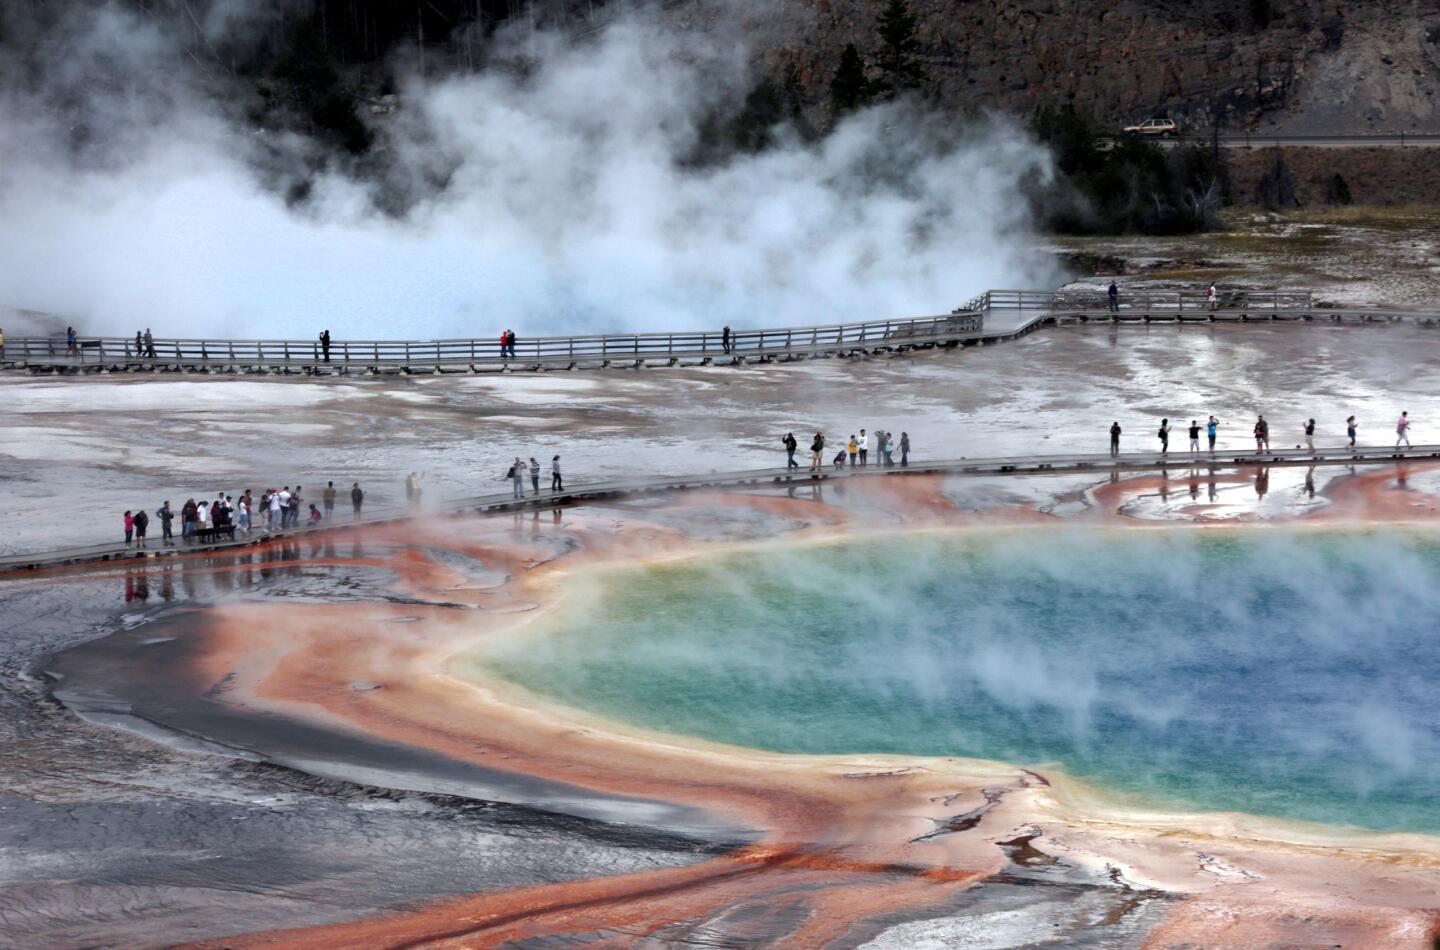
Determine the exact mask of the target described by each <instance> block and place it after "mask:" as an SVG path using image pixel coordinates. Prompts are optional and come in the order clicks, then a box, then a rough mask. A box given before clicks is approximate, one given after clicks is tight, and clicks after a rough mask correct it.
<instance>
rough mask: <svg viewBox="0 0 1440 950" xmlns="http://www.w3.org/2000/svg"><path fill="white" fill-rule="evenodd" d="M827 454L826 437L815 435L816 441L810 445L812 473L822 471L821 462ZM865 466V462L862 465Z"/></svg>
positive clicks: (818, 433)
mask: <svg viewBox="0 0 1440 950" xmlns="http://www.w3.org/2000/svg"><path fill="white" fill-rule="evenodd" d="M824 452H825V436H824V434H823V433H820V432H817V433H815V440H814V441H813V442H811V443H810V471H812V472H818V471H820V460H821V458H822V456H823V454H824ZM860 464H861V465H864V464H865V463H864V462H861V463H860Z"/></svg>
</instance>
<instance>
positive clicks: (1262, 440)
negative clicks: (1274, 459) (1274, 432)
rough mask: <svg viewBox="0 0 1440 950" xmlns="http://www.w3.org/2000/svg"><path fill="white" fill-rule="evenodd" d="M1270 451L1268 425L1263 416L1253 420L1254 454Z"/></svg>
mask: <svg viewBox="0 0 1440 950" xmlns="http://www.w3.org/2000/svg"><path fill="white" fill-rule="evenodd" d="M1268 451H1270V423H1268V422H1266V421H1265V417H1264V416H1260V417H1259V418H1258V419H1256V420H1255V454H1256V455H1259V454H1260V453H1261V452H1268Z"/></svg>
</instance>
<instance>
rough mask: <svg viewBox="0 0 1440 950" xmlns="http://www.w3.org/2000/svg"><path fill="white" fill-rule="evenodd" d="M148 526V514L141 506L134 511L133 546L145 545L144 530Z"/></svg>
mask: <svg viewBox="0 0 1440 950" xmlns="http://www.w3.org/2000/svg"><path fill="white" fill-rule="evenodd" d="M149 528H150V516H149V515H147V514H146V513H145V509H144V508H141V509H139V510H137V511H136V512H135V546H136V547H141V548H143V547H144V546H145V532H146V531H147V530H149Z"/></svg>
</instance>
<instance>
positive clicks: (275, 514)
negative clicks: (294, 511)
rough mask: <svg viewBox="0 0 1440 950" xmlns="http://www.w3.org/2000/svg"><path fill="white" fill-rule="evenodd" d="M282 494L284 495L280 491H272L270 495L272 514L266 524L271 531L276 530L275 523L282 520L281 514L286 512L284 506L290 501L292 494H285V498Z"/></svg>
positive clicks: (270, 513)
mask: <svg viewBox="0 0 1440 950" xmlns="http://www.w3.org/2000/svg"><path fill="white" fill-rule="evenodd" d="M281 494H282V493H281V492H278V491H272V492H271V493H270V512H269V517H268V518H267V519H266V521H265V524H266V526H267V527H269V529H270V530H271V531H274V530H275V522H277V521H279V520H280V512H282V511H284V510H285V509H284V507H283V506H284V504H285V503H286V502H287V501H289V500H290V492H288V491H286V492H284V493H283V494H284V497H283V498H282V497H281Z"/></svg>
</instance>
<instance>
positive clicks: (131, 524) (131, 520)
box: [125, 508, 135, 551]
mask: <svg viewBox="0 0 1440 950" xmlns="http://www.w3.org/2000/svg"><path fill="white" fill-rule="evenodd" d="M134 537H135V516H134V515H133V514H131V513H130V510H129V509H128V508H127V509H126V510H125V550H127V551H128V550H130V542H131V541H132V540H133V539H134Z"/></svg>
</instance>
